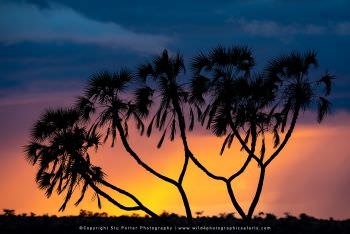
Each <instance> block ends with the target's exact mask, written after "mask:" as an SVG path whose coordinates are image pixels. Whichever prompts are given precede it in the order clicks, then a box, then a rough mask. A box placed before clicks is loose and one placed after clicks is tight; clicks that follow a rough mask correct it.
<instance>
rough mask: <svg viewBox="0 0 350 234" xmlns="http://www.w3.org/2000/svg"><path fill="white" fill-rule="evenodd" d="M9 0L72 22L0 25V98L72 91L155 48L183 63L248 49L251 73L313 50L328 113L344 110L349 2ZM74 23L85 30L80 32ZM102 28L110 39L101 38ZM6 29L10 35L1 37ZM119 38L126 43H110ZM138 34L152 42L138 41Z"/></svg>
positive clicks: (348, 101) (349, 104) (349, 103)
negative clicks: (329, 102) (324, 74)
mask: <svg viewBox="0 0 350 234" xmlns="http://www.w3.org/2000/svg"><path fill="white" fill-rule="evenodd" d="M14 2H15V3H17V5H21V4H22V5H23V4H24V5H25V4H26V5H31V6H36V9H37V10H38V12H45V11H46V12H50V10H56V9H61V10H62V9H63V10H65V12H66V13H67V14H70V16H74V17H73V18H69V17H68V18H67V17H66V18H65V19H64V22H65V23H64V24H63V25H59V27H58V28H57V25H54V26H52V27H51V26H50V24H48V23H47V22H46V24H42V22H39V23H37V24H36V26H37V27H38V32H39V33H36V34H35V35H32V34H29V33H28V31H25V30H24V31H23V30H22V29H21V28H20V27H19V25H18V24H19V23H23V22H20V21H19V20H16V21H14V22H11V23H10V22H2V23H0V96H4V95H9V94H10V93H11V92H13V91H14V90H17V91H18V92H20V91H21V90H22V91H23V90H25V91H23V92H32V91H33V90H41V91H43V92H44V91H45V90H49V89H60V88H61V89H67V84H71V85H70V86H69V85H68V87H70V88H71V89H76V88H77V87H81V86H82V85H83V83H84V81H85V80H86V78H87V77H88V76H89V75H90V74H91V73H93V72H95V71H98V70H101V69H117V68H119V67H122V66H129V67H134V66H136V65H137V64H138V63H140V62H142V61H144V60H146V59H147V58H150V54H153V53H155V52H156V51H159V50H160V49H161V48H163V47H167V48H169V49H170V50H171V51H173V52H176V51H179V52H181V53H183V54H184V55H185V59H186V61H187V62H188V61H189V58H190V57H191V56H193V55H194V54H196V53H197V52H199V51H200V50H204V51H206V50H208V49H210V48H212V47H214V46H216V45H218V44H222V45H247V46H249V47H251V48H252V49H253V51H254V52H255V54H256V57H257V62H258V67H259V68H262V67H263V66H264V65H265V64H266V62H267V60H268V59H271V58H273V57H274V56H278V55H281V54H283V53H288V52H290V51H294V50H299V51H305V50H309V49H315V50H317V51H318V56H319V60H320V69H321V70H329V71H330V72H332V73H334V74H335V75H336V76H337V78H338V79H337V80H336V84H335V88H334V91H335V92H334V97H333V102H334V108H336V109H337V108H342V109H348V110H350V97H349V96H350V95H349V93H350V92H349V91H348V90H350V80H349V77H350V66H348V65H347V63H348V61H349V58H350V56H349V54H350V46H349V43H348V42H349V40H350V15H349V14H348V9H349V8H350V3H349V2H348V1H345V0H335V1H325V0H317V1H301V0H295V1H292V0H285V1H277V0H262V1H261V0H260V1H258V0H248V1H243V0H235V1H224V0H220V1H191V2H189V1H176V2H173V3H172V4H170V3H169V2H167V1H136V0H133V1H113V0H110V1H103V3H101V1H97V0H92V1H74V0H56V1H48V0H28V1H24V0H16V1H1V0H0V6H1V5H5V4H12V5H13V4H14ZM0 13H1V15H9V14H10V15H11V12H0ZM3 13H5V14H3ZM61 13H62V12H61ZM63 14H64V11H63ZM61 16H62V15H58V17H61ZM0 17H4V16H0ZM18 17H26V16H25V15H24V16H18ZM58 19H60V18H58ZM77 19H79V20H81V21H79V22H80V23H81V22H83V23H81V24H87V26H85V27H81V28H80V27H79V24H78V23H77V22H78V20H77ZM25 20H28V21H29V22H30V21H31V20H33V19H31V18H26V19H25ZM69 20H71V21H69ZM58 21H59V20H58ZM73 21H74V22H73ZM90 23H91V24H90ZM16 24H17V25H16ZM38 25H39V26H38ZM89 25H91V27H88V26H89ZM92 25H94V26H96V25H97V29H98V30H97V29H96V27H95V29H94V30H95V31H94V30H93V27H92ZM110 25H112V26H110ZM5 26H6V27H5ZM60 27H63V28H64V30H62V29H61V28H60ZM109 27H111V28H112V31H113V30H115V34H113V36H114V37H115V38H116V40H114V41H113V40H112V41H111V40H106V38H108V35H109V34H108V30H109V29H110V28H109ZM9 28H10V29H11V31H10V32H11V33H12V34H11V35H10V34H9V33H8V34H7V35H6V32H9V31H8V30H9ZM66 28H69V29H70V30H68V31H67V30H66ZM101 28H103V29H106V30H101ZM20 29H21V30H22V31H21V30H20ZM6 30H7V31H6ZM96 30H97V31H96ZM29 32H30V30H29ZM40 32H42V35H40ZM118 33H119V34H118ZM121 34H123V35H127V37H126V38H127V39H126V40H123V41H118V36H119V35H121ZM103 35H105V36H103ZM145 35H146V36H149V38H150V41H156V43H149V42H147V43H148V44H147V43H146V44H144V43H145V38H146V37H145ZM10 36H11V37H10ZM5 39H6V40H7V41H6V40H5ZM163 39H164V40H163ZM11 40H12V41H11ZM16 40H17V41H16ZM157 40H158V41H157ZM116 45H118V46H116ZM50 82H52V84H54V85H51V86H50V85H49V83H50ZM33 86H34V87H35V88H33Z"/></svg>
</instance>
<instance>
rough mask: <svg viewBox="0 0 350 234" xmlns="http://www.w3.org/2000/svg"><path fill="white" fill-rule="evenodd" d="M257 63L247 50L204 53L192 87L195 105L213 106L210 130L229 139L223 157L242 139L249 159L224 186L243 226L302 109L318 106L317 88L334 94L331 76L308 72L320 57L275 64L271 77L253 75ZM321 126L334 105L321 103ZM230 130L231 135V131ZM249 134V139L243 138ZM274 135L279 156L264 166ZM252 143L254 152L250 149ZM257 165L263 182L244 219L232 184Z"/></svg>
mask: <svg viewBox="0 0 350 234" xmlns="http://www.w3.org/2000/svg"><path fill="white" fill-rule="evenodd" d="M254 65H255V62H254V58H253V56H252V54H251V51H250V50H249V49H247V48H245V47H232V48H224V47H221V46H219V47H217V48H215V49H213V50H212V51H211V52H210V53H209V54H204V53H200V54H199V55H198V56H196V57H195V58H194V60H193V63H192V69H193V71H194V77H193V79H192V81H191V97H190V98H191V99H192V100H193V101H195V102H197V103H200V104H203V103H204V102H205V95H208V94H209V95H210V98H208V99H209V104H208V105H207V107H206V109H205V111H204V112H203V115H202V125H203V124H204V122H205V121H206V118H207V128H208V129H209V128H210V129H212V131H213V133H214V134H215V135H217V136H223V135H227V137H226V138H225V141H224V142H223V145H222V148H221V151H220V154H222V153H223V152H224V149H225V147H228V148H229V147H230V146H231V144H232V141H233V138H234V137H237V138H238V140H239V142H240V144H241V145H242V149H244V150H245V151H247V153H248V157H247V159H246V161H245V163H244V164H243V166H242V167H241V169H240V170H239V171H238V172H236V173H235V174H233V175H232V176H230V177H229V178H228V179H227V180H225V182H226V185H227V189H228V192H229V194H230V197H231V200H232V202H233V205H234V206H235V208H236V209H237V211H238V212H239V214H240V215H241V217H242V218H243V219H244V220H247V221H249V220H251V218H252V215H253V212H254V209H255V207H256V205H257V203H258V200H259V198H260V195H261V191H262V187H263V181H264V177H265V170H266V167H267V165H269V163H271V161H272V160H273V159H274V158H275V157H276V156H277V155H278V154H279V153H280V152H281V150H282V149H283V148H284V146H285V145H286V143H287V142H288V140H289V139H290V137H291V135H292V132H293V130H294V127H295V124H296V121H297V118H298V115H299V111H300V109H302V110H306V109H307V108H308V107H310V105H311V103H312V102H313V101H315V100H316V97H317V91H319V88H318V85H319V84H321V83H323V84H325V85H326V88H325V96H328V95H329V94H330V91H331V80H332V79H333V77H332V76H331V75H329V74H326V75H324V76H323V77H322V78H321V79H320V80H317V81H310V80H309V76H308V75H309V69H310V68H311V66H312V65H315V66H317V60H316V53H314V52H308V53H305V54H303V55H302V54H298V53H292V54H291V55H289V56H283V57H281V58H278V59H275V60H274V61H272V62H271V63H270V64H269V66H268V68H267V69H266V74H262V75H252V68H253V67H254ZM318 100H319V104H318V110H319V114H318V121H319V122H320V121H322V120H323V117H324V115H325V114H326V113H327V112H328V108H329V106H330V103H329V101H328V100H327V99H326V98H325V97H319V98H318ZM290 115H292V117H291V118H292V119H291V123H290V127H289V130H288V131H287V133H286V134H285V137H284V139H283V141H282V142H281V143H280V135H279V134H280V132H282V133H283V132H284V129H285V127H286V124H287V121H288V117H289V116H290ZM228 129H229V133H228V134H227V131H228ZM241 132H245V134H246V135H245V137H244V139H243V138H242V137H241V135H240V133H241ZM266 132H272V133H273V134H274V142H273V145H274V148H277V147H278V148H277V149H276V150H275V152H274V153H273V154H272V155H271V156H270V157H269V158H268V159H267V160H266V161H265V162H264V157H265V152H266V144H265V133H266ZM258 138H259V139H260V140H261V142H262V143H261V149H260V157H258V156H256V155H255V151H256V149H255V148H256V142H257V141H258ZM249 140H250V141H251V145H250V147H248V146H247V143H248V141H249ZM252 158H253V159H255V161H256V162H257V163H258V165H259V167H260V176H259V182H258V186H257V190H256V193H255V196H254V198H253V201H252V203H251V205H250V207H249V210H248V213H247V214H245V213H244V211H243V210H242V209H241V207H240V205H239V204H238V203H237V201H236V199H235V197H234V193H233V190H232V187H231V181H232V180H233V179H235V178H237V177H238V176H239V175H240V174H242V173H243V172H244V170H245V169H246V168H247V166H248V165H249V163H250V161H251V159H252Z"/></svg>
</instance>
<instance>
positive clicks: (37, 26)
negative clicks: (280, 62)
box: [0, 0, 350, 219]
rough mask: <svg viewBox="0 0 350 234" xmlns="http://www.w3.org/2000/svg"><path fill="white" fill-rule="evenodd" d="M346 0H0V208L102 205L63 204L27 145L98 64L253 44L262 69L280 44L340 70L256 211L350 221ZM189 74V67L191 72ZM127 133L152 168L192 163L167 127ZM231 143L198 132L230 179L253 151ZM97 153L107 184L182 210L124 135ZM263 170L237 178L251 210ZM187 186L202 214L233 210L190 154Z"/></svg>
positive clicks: (271, 172)
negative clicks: (323, 113) (326, 108)
mask: <svg viewBox="0 0 350 234" xmlns="http://www.w3.org/2000/svg"><path fill="white" fill-rule="evenodd" d="M117 2H118V3H117ZM349 8H350V3H349V2H348V1H346V0H334V1H325V0H317V1H309V2H308V3H305V1H299V0H294V1H293V0H288V1H277V0H262V1H258V0H249V1H243V0H232V1H228V0H219V1H192V2H191V3H189V2H188V1H175V2H173V3H168V2H167V1H123V3H121V2H120V1H112V0H111V1H103V3H102V1H95V0H92V1H74V0H57V1H49V0H47V1H46V0H28V1H24V0H23V1H20V0H11V1H10V0H9V1H7V0H0V197H1V199H0V209H3V208H8V209H15V210H16V213H29V212H34V213H36V214H46V213H47V214H57V215H74V214H78V213H79V210H80V209H86V210H92V211H98V208H97V202H96V201H91V199H90V197H91V196H87V197H86V199H85V200H84V201H83V202H82V204H81V205H80V206H78V207H74V205H73V203H74V202H71V203H69V205H68V207H67V209H66V211H65V212H64V213H58V209H59V207H60V204H61V202H62V197H57V196H56V195H54V196H53V197H52V198H50V199H47V198H46V197H45V194H44V191H40V190H39V189H38V188H37V185H36V184H35V180H34V177H35V168H33V167H32V166H31V165H29V164H28V163H27V162H26V161H25V159H24V153H23V146H24V145H25V144H26V143H27V141H28V138H29V130H30V128H31V125H32V124H33V122H34V121H35V120H36V119H37V118H38V117H39V115H40V113H41V112H42V111H43V110H44V109H45V108H48V107H61V106H69V105H71V104H72V103H73V102H74V100H75V97H76V96H78V95H79V94H80V93H81V91H82V89H83V87H84V85H85V83H86V81H87V80H88V78H89V76H90V75H91V74H92V73H94V72H96V71H101V70H105V69H108V70H111V71H115V70H117V69H118V68H121V67H130V68H135V67H136V65H138V64H139V63H141V62H144V61H146V60H147V59H149V58H151V57H152V56H153V55H155V54H157V53H159V52H160V51H162V50H163V49H164V48H167V49H169V51H170V52H171V53H173V52H180V53H182V54H184V57H185V62H186V64H188V63H189V62H190V58H191V57H192V56H193V55H195V54H196V53H198V52H199V51H207V50H209V49H210V48H212V47H215V46H217V45H219V44H220V45H225V46H231V45H247V46H249V47H250V48H251V49H252V50H253V52H254V54H255V56H256V58H257V68H258V69H261V68H262V67H263V66H265V65H266V63H267V60H268V59H271V58H274V57H275V56H278V55H281V54H283V53H288V52H291V51H295V50H298V51H305V50H310V49H315V50H317V51H318V58H319V63H320V70H321V71H329V72H331V73H332V74H334V75H335V76H336V78H337V79H336V81H335V86H334V89H333V93H332V95H331V98H330V99H331V101H332V113H331V115H330V116H328V117H327V119H326V120H325V121H324V122H323V123H322V124H321V125H319V124H317V122H316V117H315V113H314V112H313V111H308V112H306V113H304V114H302V116H301V118H300V119H299V122H298V124H297V127H296V131H295V133H294V135H293V136H292V139H291V141H290V142H289V144H288V145H287V146H286V148H285V149H284V150H283V151H282V153H281V154H280V155H279V156H278V158H277V159H276V160H275V161H273V163H272V164H271V165H270V166H269V167H268V169H267V176H266V179H265V184H264V188H263V193H262V197H261V199H260V202H259V204H258V207H257V209H256V212H257V213H258V212H260V211H263V212H269V213H274V214H277V215H279V216H281V215H283V214H284V212H290V213H291V214H293V215H299V214H300V213H307V214H309V215H313V216H315V217H318V218H329V217H334V218H337V219H345V218H350V206H349V205H348V203H349V197H350V186H349V185H350V170H349V168H350V153H349V150H348V148H349V143H348V142H349V139H350V112H349V111H350V91H349V90H350V80H349V77H350V66H349V65H348V63H349V61H350V56H349V55H350V46H349V42H350V15H349V13H348V9H349ZM186 75H187V77H189V76H190V75H191V71H190V69H188V71H187V74H186ZM129 140H130V144H131V146H133V147H134V148H135V151H137V152H138V153H139V154H140V156H141V157H142V159H144V160H145V161H146V162H147V163H149V164H150V165H152V167H153V168H155V169H157V170H159V171H160V172H162V173H163V174H166V175H169V176H170V177H172V178H176V177H178V174H179V173H180V170H181V166H182V163H183V152H182V145H181V142H180V141H179V139H177V140H175V142H169V141H167V142H165V144H164V145H163V147H162V148H161V149H160V150H158V149H157V148H156V145H157V141H158V140H159V134H158V135H157V134H156V135H154V136H153V137H151V138H140V137H139V136H138V135H137V134H136V133H135V132H132V133H131V136H129ZM222 141H223V139H222V138H217V137H214V136H212V135H211V134H210V132H205V131H203V130H201V131H194V132H193V133H191V134H190V135H189V144H190V147H191V149H192V151H193V152H194V154H195V155H196V156H197V157H198V159H199V160H200V161H201V162H202V163H203V164H204V165H206V166H207V167H208V169H209V170H210V171H212V172H215V174H218V175H223V176H229V175H230V174H232V173H233V172H235V171H236V170H237V169H238V168H239V165H240V163H242V161H243V160H244V157H243V155H242V154H241V153H239V146H238V145H235V143H234V147H233V149H230V150H228V151H226V152H225V154H224V155H223V156H219V150H220V147H221V144H222ZM236 143H238V142H236ZM93 161H94V163H95V164H97V165H100V166H101V167H102V168H103V169H104V171H105V172H106V173H107V175H108V177H107V180H108V181H110V182H111V183H113V184H116V185H118V186H120V187H122V188H124V189H126V190H128V191H130V192H132V193H133V194H135V195H136V196H137V197H139V198H140V200H141V201H143V202H144V203H145V204H146V205H147V206H148V207H149V208H151V209H152V210H154V211H155V212H156V213H160V212H162V211H163V210H166V211H168V212H175V213H179V214H184V209H183V206H182V203H181V199H180V196H179V194H178V191H176V190H175V189H174V188H173V187H171V186H169V185H167V184H165V183H163V182H160V181H159V180H158V179H157V178H155V177H153V176H152V175H150V174H148V173H147V172H145V171H144V170H143V169H142V168H140V167H139V166H138V165H137V164H136V162H135V161H134V160H133V159H132V158H131V157H130V156H129V155H128V154H127V153H126V152H125V151H124V150H123V147H122V145H121V144H120V141H119V142H118V143H117V145H116V146H115V147H114V148H110V145H109V144H106V145H104V146H102V147H101V149H100V150H99V151H98V152H97V153H96V154H94V157H93ZM257 173H258V168H257V167H256V165H253V164H252V165H251V166H250V167H249V169H248V171H247V173H245V175H244V176H242V178H241V179H240V180H239V181H237V183H235V184H234V188H235V189H236V190H237V197H238V200H239V201H240V202H241V203H242V204H243V207H244V209H247V207H248V203H249V202H250V201H251V199H252V192H253V190H254V189H255V187H256V183H257V175H258V174H257ZM184 188H185V190H186V192H187V194H188V198H189V201H190V204H191V207H192V211H193V212H197V211H204V215H216V214H219V213H223V212H226V213H231V212H235V210H234V209H233V207H232V205H231V202H230V200H229V197H228V195H227V192H226V190H225V185H224V184H223V183H222V182H218V181H213V180H211V179H209V178H208V177H207V176H206V175H205V174H203V173H202V172H201V171H200V170H199V169H198V168H196V167H195V166H194V165H193V164H192V163H191V164H190V166H189V170H188V172H187V175H186V178H185V180H184ZM115 197H116V198H118V199H119V200H120V201H122V202H123V203H125V204H131V203H130V201H128V200H126V199H124V198H123V197H118V196H115ZM102 205H103V208H102V211H106V212H108V213H109V214H110V215H120V214H130V213H128V212H125V211H121V210H119V209H117V208H115V207H113V206H112V205H110V204H108V202H107V201H105V200H103V204H102ZM140 214H142V213H140Z"/></svg>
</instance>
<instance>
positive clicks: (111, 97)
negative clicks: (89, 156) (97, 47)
mask: <svg viewBox="0 0 350 234" xmlns="http://www.w3.org/2000/svg"><path fill="white" fill-rule="evenodd" d="M132 80H133V75H132V73H131V72H130V71H128V70H121V71H120V72H118V73H109V72H102V73H97V74H95V75H93V77H92V78H91V79H90V81H89V83H88V85H87V87H86V89H85V92H84V95H83V96H82V97H80V98H79V99H78V103H77V106H78V109H79V112H80V113H81V115H82V116H83V117H84V118H85V120H89V119H90V117H91V116H92V115H93V114H94V113H95V112H96V111H98V110H100V112H99V114H98V117H97V118H96V119H95V121H94V122H93V124H92V125H91V128H90V131H91V132H94V131H96V129H97V128H98V127H104V126H107V132H106V134H105V137H104V142H106V140H107V139H108V137H109V136H110V135H111V136H112V146H114V141H115V139H116V137H117V132H118V133H119V136H120V138H121V140H122V143H123V146H124V148H125V150H126V151H127V152H128V153H129V154H130V155H131V156H132V157H133V158H134V159H135V160H136V162H137V163H138V164H139V165H140V166H141V167H143V168H144V169H145V170H147V171H148V172H150V173H151V174H153V175H154V176H156V177H158V178H160V179H161V180H163V181H165V182H168V183H170V184H172V185H174V186H175V187H176V188H177V189H178V190H179V192H180V194H181V197H182V198H183V200H184V204H185V206H186V213H187V217H188V222H191V221H192V216H191V213H190V210H189V204H188V200H187V197H186V194H185V192H184V190H183V188H182V185H181V183H179V182H178V181H176V180H174V179H171V178H169V177H167V176H165V175H162V174H160V173H159V172H157V171H155V170H154V169H153V168H151V167H150V166H149V165H147V164H146V163H145V162H143V161H142V159H141V158H140V157H139V155H138V154H137V153H136V152H135V151H134V150H133V149H132V147H131V146H130V145H129V143H128V140H127V135H128V121H129V120H130V118H131V117H133V119H134V120H135V122H136V126H137V128H138V129H139V130H140V133H141V134H143V133H144V124H143V122H142V119H143V118H144V117H146V116H147V115H148V106H149V105H150V100H148V96H149V93H150V92H151V90H150V89H148V88H147V87H145V88H143V89H140V90H138V91H137V92H136V96H137V98H136V99H135V101H134V102H132V101H129V100H128V98H127V97H125V96H123V92H124V91H125V90H126V89H127V88H128V86H129V85H130V84H131V82H132ZM129 98H130V97H129ZM147 134H150V130H149V129H147ZM163 139H164V136H163ZM160 146H161V143H159V147H160ZM182 177H183V176H182Z"/></svg>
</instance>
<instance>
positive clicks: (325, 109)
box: [317, 97, 331, 123]
mask: <svg viewBox="0 0 350 234" xmlns="http://www.w3.org/2000/svg"><path fill="white" fill-rule="evenodd" d="M330 107H331V103H330V102H329V101H328V100H327V99H326V98H324V97H320V98H319V102H318V115H317V121H318V122H319V123H321V122H322V120H323V119H324V117H325V116H326V115H327V113H329V110H330Z"/></svg>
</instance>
